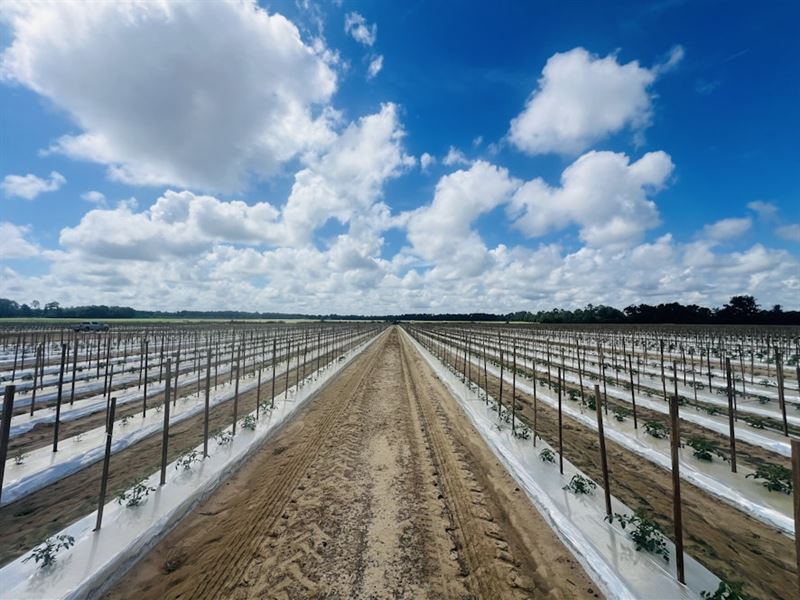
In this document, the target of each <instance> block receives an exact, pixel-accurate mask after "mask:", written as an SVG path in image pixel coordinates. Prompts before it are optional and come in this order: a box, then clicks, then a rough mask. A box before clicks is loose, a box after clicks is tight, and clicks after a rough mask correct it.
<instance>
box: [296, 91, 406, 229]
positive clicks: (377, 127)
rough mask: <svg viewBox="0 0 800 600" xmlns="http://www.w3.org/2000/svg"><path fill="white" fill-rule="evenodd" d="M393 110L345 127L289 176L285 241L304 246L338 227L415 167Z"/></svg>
mask: <svg viewBox="0 0 800 600" xmlns="http://www.w3.org/2000/svg"><path fill="white" fill-rule="evenodd" d="M404 136H405V132H404V131H403V128H402V126H401V124H400V120H399V116H398V107H397V106H396V105H394V104H384V105H382V107H381V110H380V111H379V112H378V113H375V114H373V115H368V116H366V117H363V118H361V119H359V120H358V121H357V122H354V123H351V124H350V125H349V126H348V127H347V128H346V129H345V130H344V131H343V132H342V133H341V135H340V136H339V137H338V138H337V140H336V141H335V142H334V143H333V144H332V145H331V146H330V147H329V148H328V149H327V150H326V151H325V152H324V153H322V154H321V155H319V156H315V157H311V158H309V159H308V161H307V164H308V166H307V167H306V168H304V169H302V170H301V171H299V172H298V173H297V174H296V175H295V180H294V185H293V186H292V191H291V194H290V195H289V199H288V201H287V203H286V206H285V208H284V210H283V219H284V224H285V227H286V239H285V242H286V243H288V244H292V245H297V244H304V243H308V242H309V241H310V239H311V235H312V234H313V232H314V230H316V229H317V228H318V227H320V226H322V225H323V224H325V222H326V221H327V220H328V219H331V218H334V219H337V220H338V221H339V222H341V223H347V222H350V221H351V220H352V219H353V217H354V216H356V215H358V214H359V213H360V212H362V211H366V210H367V209H369V208H370V207H371V206H372V205H373V204H374V203H375V202H377V201H378V200H380V198H381V195H382V188H383V185H384V183H385V182H386V181H387V180H389V179H392V178H395V177H397V176H399V175H400V174H401V173H403V172H405V171H406V170H407V169H409V168H410V167H413V166H414V165H415V164H416V160H415V159H414V157H413V156H409V155H408V154H406V153H405V150H404V148H403V143H402V141H403V138H404Z"/></svg>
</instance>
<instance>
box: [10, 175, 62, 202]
mask: <svg viewBox="0 0 800 600" xmlns="http://www.w3.org/2000/svg"><path fill="white" fill-rule="evenodd" d="M66 182H67V180H66V179H65V178H64V176H63V175H62V174H61V173H59V172H58V171H52V172H51V173H50V179H43V178H42V177H37V176H36V175H33V174H32V173H28V174H27V175H6V176H5V178H4V179H3V181H2V183H0V187H2V188H3V193H4V194H5V195H6V196H8V197H9V198H14V197H16V198H24V199H25V200H33V199H34V198H36V196H38V195H39V194H42V193H44V192H54V191H56V190H57V189H58V188H60V187H61V186H62V185H64V184H65V183H66Z"/></svg>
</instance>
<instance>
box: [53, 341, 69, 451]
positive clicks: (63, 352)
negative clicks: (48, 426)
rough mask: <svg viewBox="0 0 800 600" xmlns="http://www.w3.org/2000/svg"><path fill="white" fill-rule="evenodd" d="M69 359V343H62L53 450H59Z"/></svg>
mask: <svg viewBox="0 0 800 600" xmlns="http://www.w3.org/2000/svg"><path fill="white" fill-rule="evenodd" d="M66 359H67V345H66V344H61V368H60V369H59V371H58V396H57V397H56V419H55V422H54V427H53V452H58V427H59V425H60V422H61V393H62V390H63V389H64V362H65V361H66Z"/></svg>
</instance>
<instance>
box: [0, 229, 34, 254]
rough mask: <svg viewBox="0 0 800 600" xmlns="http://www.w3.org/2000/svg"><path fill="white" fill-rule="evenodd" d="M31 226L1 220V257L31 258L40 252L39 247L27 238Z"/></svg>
mask: <svg viewBox="0 0 800 600" xmlns="http://www.w3.org/2000/svg"><path fill="white" fill-rule="evenodd" d="M30 230H31V229H30V227H27V226H24V225H14V224H13V223H8V222H0V257H1V258H4V259H8V258H30V257H32V256H36V255H38V254H39V249H38V248H37V247H36V246H35V245H34V244H32V243H31V242H29V241H28V240H26V239H25V236H26V235H27V234H28V233H30Z"/></svg>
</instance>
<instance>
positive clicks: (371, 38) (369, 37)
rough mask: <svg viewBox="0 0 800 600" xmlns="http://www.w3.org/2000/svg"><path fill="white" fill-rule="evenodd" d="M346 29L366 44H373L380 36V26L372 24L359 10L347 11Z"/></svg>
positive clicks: (354, 37)
mask: <svg viewBox="0 0 800 600" xmlns="http://www.w3.org/2000/svg"><path fill="white" fill-rule="evenodd" d="M344 30H345V32H346V33H349V34H350V35H351V36H353V39H354V40H355V41H357V42H358V43H360V44H364V45H365V46H372V45H373V44H374V43H375V40H376V39H377V37H378V26H377V25H375V24H374V23H373V24H372V25H370V24H369V23H367V20H366V19H365V18H364V17H363V16H362V15H360V14H359V13H357V12H355V11H354V12H350V13H347V14H346V15H345V17H344Z"/></svg>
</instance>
